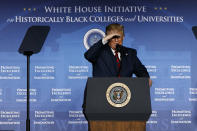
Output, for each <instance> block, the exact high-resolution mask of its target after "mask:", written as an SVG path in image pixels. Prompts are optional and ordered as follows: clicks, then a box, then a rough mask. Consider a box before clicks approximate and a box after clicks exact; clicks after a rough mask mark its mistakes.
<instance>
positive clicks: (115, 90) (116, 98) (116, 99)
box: [106, 83, 131, 107]
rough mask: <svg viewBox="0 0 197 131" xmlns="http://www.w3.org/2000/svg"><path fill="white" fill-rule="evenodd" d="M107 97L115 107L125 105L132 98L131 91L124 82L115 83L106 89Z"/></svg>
mask: <svg viewBox="0 0 197 131" xmlns="http://www.w3.org/2000/svg"><path fill="white" fill-rule="evenodd" d="M106 98H107V101H108V102H109V104H110V105H112V106H114V107H123V106H125V105H127V104H128V103H129V101H130V99H131V92H130V89H129V88H128V86H127V85H125V84H123V83H114V84H112V85H110V86H109V87H108V89H107V91H106Z"/></svg>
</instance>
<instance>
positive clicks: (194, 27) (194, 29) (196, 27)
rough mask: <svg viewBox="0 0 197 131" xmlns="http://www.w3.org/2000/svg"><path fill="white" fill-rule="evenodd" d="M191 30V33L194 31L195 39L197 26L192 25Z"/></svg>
mask: <svg viewBox="0 0 197 131" xmlns="http://www.w3.org/2000/svg"><path fill="white" fill-rule="evenodd" d="M192 31H193V33H194V36H195V37H196V39H197V26H193V27H192Z"/></svg>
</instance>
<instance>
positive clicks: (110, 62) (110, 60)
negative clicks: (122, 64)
mask: <svg viewBox="0 0 197 131" xmlns="http://www.w3.org/2000/svg"><path fill="white" fill-rule="evenodd" d="M105 60H107V61H106V64H107V67H108V69H109V70H110V72H111V73H112V76H117V74H118V66H117V63H116V58H115V56H114V55H113V53H112V51H111V48H110V46H107V48H106V58H105Z"/></svg>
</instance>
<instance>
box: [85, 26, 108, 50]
mask: <svg viewBox="0 0 197 131" xmlns="http://www.w3.org/2000/svg"><path fill="white" fill-rule="evenodd" d="M104 36H105V33H104V32H103V31H102V30H100V29H91V30H89V31H88V32H87V33H86V34H85V36H84V38H83V44H84V46H85V48H86V49H87V50H88V49H89V48H90V47H91V46H92V45H93V44H94V43H96V42H98V41H99V40H100V39H102V38H103V37H104Z"/></svg>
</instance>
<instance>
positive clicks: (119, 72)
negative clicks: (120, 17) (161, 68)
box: [84, 23, 152, 86]
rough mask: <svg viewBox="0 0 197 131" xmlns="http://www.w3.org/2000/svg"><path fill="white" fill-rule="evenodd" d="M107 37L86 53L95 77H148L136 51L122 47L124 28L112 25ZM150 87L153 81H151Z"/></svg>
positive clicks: (108, 27) (109, 27)
mask: <svg viewBox="0 0 197 131" xmlns="http://www.w3.org/2000/svg"><path fill="white" fill-rule="evenodd" d="M105 33H106V36H105V37H104V38H103V39H101V40H100V41H98V42H97V43H95V44H94V45H93V46H91V47H90V49H89V50H88V51H86V52H85V54H84V56H85V58H86V59H87V60H88V61H89V62H91V63H92V66H93V77H132V75H133V74H135V75H136V76H137V77H148V78H149V74H148V72H147V69H146V68H145V66H144V65H143V64H142V63H141V62H140V60H139V59H138V57H137V52H136V50H135V49H132V48H127V47H124V46H122V44H123V39H124V27H123V26H122V25H120V24H117V23H115V24H110V25H108V26H107V27H106V32H105ZM149 85H150V86H151V85H152V81H151V80H150V79H149Z"/></svg>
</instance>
